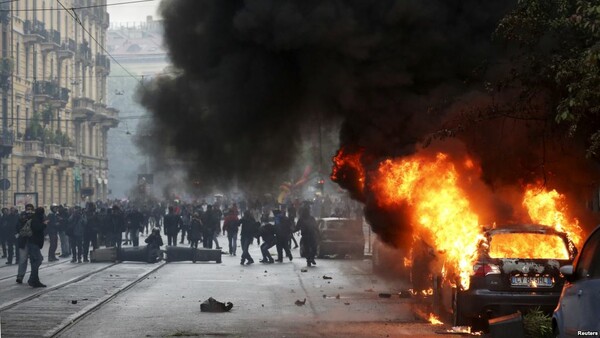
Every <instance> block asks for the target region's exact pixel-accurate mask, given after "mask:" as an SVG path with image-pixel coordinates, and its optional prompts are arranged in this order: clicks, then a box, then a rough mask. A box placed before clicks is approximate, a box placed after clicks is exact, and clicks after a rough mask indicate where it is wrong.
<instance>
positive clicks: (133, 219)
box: [127, 208, 144, 246]
mask: <svg viewBox="0 0 600 338" xmlns="http://www.w3.org/2000/svg"><path fill="white" fill-rule="evenodd" d="M127 228H128V229H129V239H130V240H131V242H133V246H139V245H140V231H142V230H143V229H144V215H143V214H142V213H141V212H140V210H139V208H133V209H132V210H131V212H129V214H128V215H127Z"/></svg>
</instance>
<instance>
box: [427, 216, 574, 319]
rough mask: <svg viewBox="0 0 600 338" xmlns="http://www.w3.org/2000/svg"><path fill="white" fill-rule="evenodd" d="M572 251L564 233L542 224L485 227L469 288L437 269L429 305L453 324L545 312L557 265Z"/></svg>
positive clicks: (558, 285) (558, 280) (558, 284)
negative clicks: (538, 309) (434, 295)
mask: <svg viewBox="0 0 600 338" xmlns="http://www.w3.org/2000/svg"><path fill="white" fill-rule="evenodd" d="M576 251H577V250H576V249H575V246H574V245H573V243H572V242H571V241H570V240H569V238H568V237H567V235H566V234H565V233H563V232H560V231H557V230H555V229H553V228H551V227H547V226H542V225H515V226H505V227H499V228H494V229H487V230H486V231H484V239H482V240H481V241H480V243H479V246H478V257H477V260H476V263H475V264H474V266H473V271H472V274H471V276H470V282H469V287H468V288H467V289H464V288H462V287H461V286H460V285H461V284H460V283H459V281H458V278H453V277H452V274H451V272H444V271H443V270H442V273H441V275H440V276H437V277H438V278H436V279H434V289H435V290H437V292H436V293H435V294H436V299H435V300H434V303H436V302H437V303H438V305H439V306H440V307H441V310H444V311H445V312H447V313H450V314H451V315H452V321H453V325H455V326H463V325H466V326H476V327H480V326H482V325H483V326H485V322H486V321H487V319H488V318H494V317H498V316H502V315H506V314H510V313H514V312H516V311H517V310H520V311H522V312H527V310H529V309H533V308H537V307H539V308H541V310H543V311H544V312H546V313H549V314H550V313H552V311H553V310H554V308H555V307H556V305H557V303H558V299H559V297H560V293H561V290H562V287H563V284H564V276H563V275H562V274H561V273H560V268H561V267H562V266H565V265H569V264H571V263H572V261H573V259H574V257H575V255H576V254H577V252H576Z"/></svg>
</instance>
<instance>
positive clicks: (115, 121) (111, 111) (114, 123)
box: [102, 107, 119, 128]
mask: <svg viewBox="0 0 600 338" xmlns="http://www.w3.org/2000/svg"><path fill="white" fill-rule="evenodd" d="M104 114H105V116H106V118H105V119H104V121H102V125H103V126H105V127H109V128H116V127H118V126H119V111H118V110H117V109H115V108H110V107H107V108H106V110H105V113H104Z"/></svg>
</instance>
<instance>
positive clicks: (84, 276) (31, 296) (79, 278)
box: [0, 263, 121, 313]
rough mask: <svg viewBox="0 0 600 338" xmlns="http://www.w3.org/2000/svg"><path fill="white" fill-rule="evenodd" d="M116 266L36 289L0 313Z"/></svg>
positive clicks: (4, 307) (0, 307)
mask: <svg viewBox="0 0 600 338" xmlns="http://www.w3.org/2000/svg"><path fill="white" fill-rule="evenodd" d="M117 264H121V263H113V264H110V265H107V266H104V267H102V268H100V269H98V270H93V271H89V272H87V273H84V274H83V275H80V276H77V277H75V278H71V279H69V280H67V281H65V282H62V283H59V284H57V285H53V286H50V287H47V288H38V289H37V290H40V291H38V292H36V293H34V294H31V295H29V296H27V297H24V298H21V299H18V300H16V301H13V302H9V303H8V304H2V305H0V313H2V312H4V311H6V310H9V309H11V308H13V307H15V306H17V305H19V304H22V303H25V302H27V301H30V300H32V299H35V298H38V297H40V296H42V295H44V294H47V293H50V292H52V291H55V290H58V289H60V288H64V287H65V286H68V285H70V284H73V283H77V282H79V281H81V280H83V279H85V278H88V277H90V276H92V275H94V274H97V273H99V272H102V271H104V270H106V269H108V268H110V267H113V266H115V265H117Z"/></svg>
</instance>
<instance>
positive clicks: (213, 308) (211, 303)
mask: <svg viewBox="0 0 600 338" xmlns="http://www.w3.org/2000/svg"><path fill="white" fill-rule="evenodd" d="M231 308H233V304H232V303H231V302H227V304H225V303H221V302H219V301H217V300H215V299H214V298H212V297H210V298H209V299H207V300H205V301H204V302H203V303H202V304H200V311H201V312H227V311H229V310H231Z"/></svg>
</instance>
